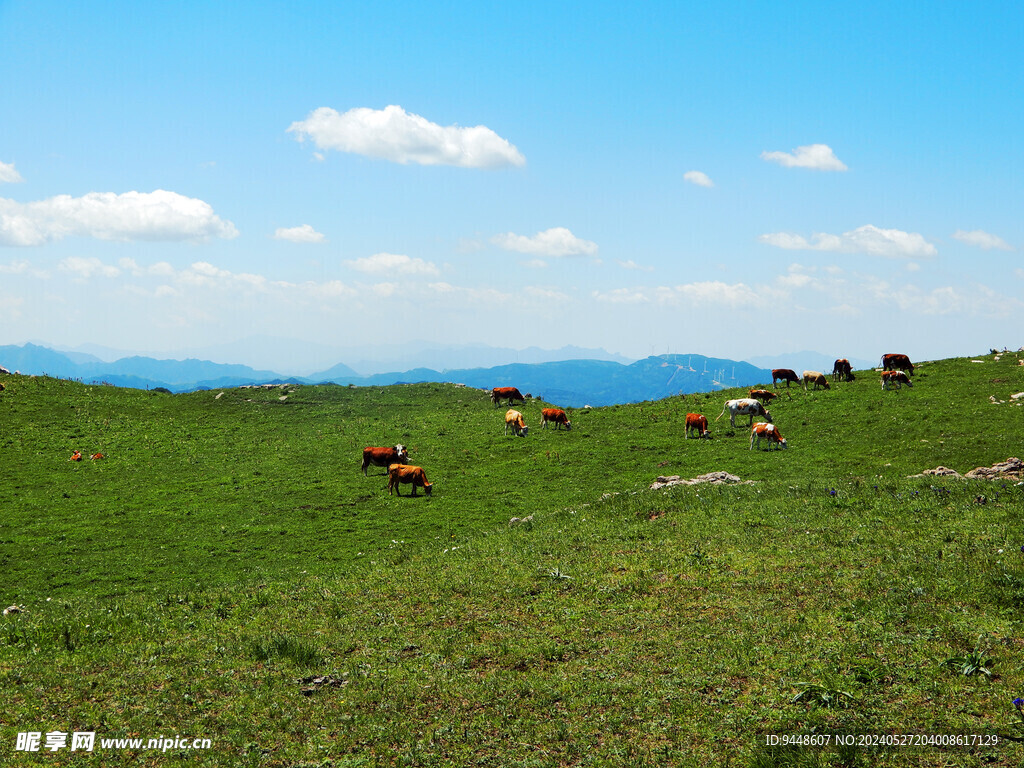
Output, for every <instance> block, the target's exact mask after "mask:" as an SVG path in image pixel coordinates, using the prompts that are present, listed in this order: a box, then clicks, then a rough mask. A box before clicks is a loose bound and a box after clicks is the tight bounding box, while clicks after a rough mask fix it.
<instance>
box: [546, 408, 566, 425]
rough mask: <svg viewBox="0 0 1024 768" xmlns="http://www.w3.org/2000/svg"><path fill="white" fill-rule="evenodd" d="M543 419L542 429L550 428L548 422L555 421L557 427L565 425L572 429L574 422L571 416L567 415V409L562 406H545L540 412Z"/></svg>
mask: <svg viewBox="0 0 1024 768" xmlns="http://www.w3.org/2000/svg"><path fill="white" fill-rule="evenodd" d="M540 417H541V419H542V421H541V423H540V426H541V428H542V429H547V428H548V422H549V421H551V422H554V425H555V429H561V427H562V425H563V424H564V425H565V428H566V429H572V422H571V421H569V417H568V416H566V415H565V411H563V410H562V409H561V408H545V409H544V410H543V411H541V412H540Z"/></svg>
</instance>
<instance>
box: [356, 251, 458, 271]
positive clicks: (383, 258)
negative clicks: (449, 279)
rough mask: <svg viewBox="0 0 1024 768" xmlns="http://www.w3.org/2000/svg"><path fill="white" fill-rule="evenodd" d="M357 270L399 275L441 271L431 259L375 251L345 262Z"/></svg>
mask: <svg viewBox="0 0 1024 768" xmlns="http://www.w3.org/2000/svg"><path fill="white" fill-rule="evenodd" d="M345 263H346V264H347V265H348V266H350V267H351V268H352V269H354V270H356V271H357V272H366V273H368V274H372V275H379V274H399V275H438V274H440V271H439V270H438V268H437V267H436V266H435V265H434V264H432V263H431V262H429V261H424V260H423V259H419V258H412V257H409V256H406V255H404V254H399V253H375V254H374V255H373V256H367V257H365V258H362V259H355V260H354V261H346V262H345Z"/></svg>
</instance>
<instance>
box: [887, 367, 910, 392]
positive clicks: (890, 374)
mask: <svg viewBox="0 0 1024 768" xmlns="http://www.w3.org/2000/svg"><path fill="white" fill-rule="evenodd" d="M904 384H906V385H907V386H908V387H912V386H914V385H913V384H911V383H910V377H909V376H907V374H906V373H905V372H904V371H882V389H892V388H893V386H895V387H896V389H900V388H901V387H902V386H903V385H904Z"/></svg>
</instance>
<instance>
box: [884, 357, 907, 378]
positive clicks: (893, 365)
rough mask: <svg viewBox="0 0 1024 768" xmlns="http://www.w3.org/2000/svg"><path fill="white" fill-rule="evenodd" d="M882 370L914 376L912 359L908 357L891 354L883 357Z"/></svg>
mask: <svg viewBox="0 0 1024 768" xmlns="http://www.w3.org/2000/svg"><path fill="white" fill-rule="evenodd" d="M882 370H883V371H896V370H899V371H906V372H907V373H908V374H909V375H911V376H913V375H914V364H913V363H912V362H910V358H909V357H907V356H906V355H899V354H889V355H882Z"/></svg>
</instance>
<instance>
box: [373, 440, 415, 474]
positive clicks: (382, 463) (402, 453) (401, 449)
mask: <svg viewBox="0 0 1024 768" xmlns="http://www.w3.org/2000/svg"><path fill="white" fill-rule="evenodd" d="M408 460H409V452H408V451H407V450H406V449H405V446H404V445H401V444H399V445H396V446H394V447H393V448H374V447H368V448H363V476H364V477H365V476H366V468H367V467H368V466H370V465H371V464H373V466H375V467H387V466H389V465H391V464H404V463H405V462H407V461H408Z"/></svg>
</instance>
